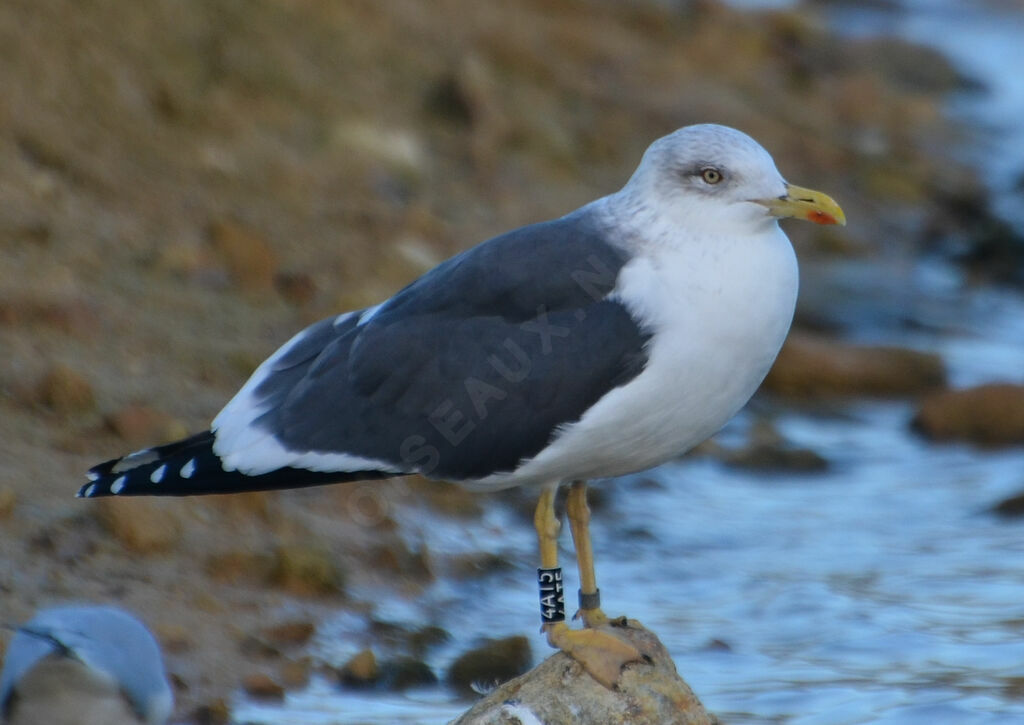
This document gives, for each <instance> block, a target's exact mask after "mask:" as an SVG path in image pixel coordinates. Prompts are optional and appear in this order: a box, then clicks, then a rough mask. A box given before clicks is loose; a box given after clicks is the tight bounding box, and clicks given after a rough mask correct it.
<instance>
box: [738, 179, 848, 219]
mask: <svg viewBox="0 0 1024 725" xmlns="http://www.w3.org/2000/svg"><path fill="white" fill-rule="evenodd" d="M754 201H756V202H757V203H758V204H761V205H762V206H765V207H767V208H768V213H769V214H771V215H772V216H774V217H779V218H782V217H798V218H800V219H806V220H807V221H812V222H814V223H815V224H839V225H840V226H846V215H845V214H843V210H842V209H840V208H839V205H838V204H836V202H835V200H834V199H833V198H832V197H831V196H829V195H828V194H822V193H821V192H820V191H815V190H814V189H805V188H803V187H802V186H794V185H793V184H786V193H785V195H784V196H780V197H778V198H777V199H755V200H754Z"/></svg>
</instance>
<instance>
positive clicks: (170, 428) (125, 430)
mask: <svg viewBox="0 0 1024 725" xmlns="http://www.w3.org/2000/svg"><path fill="white" fill-rule="evenodd" d="M104 422H105V423H106V425H107V427H108V428H110V430H112V431H113V432H114V433H116V434H117V435H118V436H120V437H121V439H122V440H124V442H125V443H127V444H128V445H129V446H134V447H141V446H153V445H160V444H161V443H168V442H170V441H173V440H180V439H181V438H184V437H185V436H187V435H188V429H187V428H186V427H185V424H184V423H182V422H181V421H180V420H177V419H176V418H174V417H172V416H170V415H167V414H166V413H162V412H161V411H159V410H155V409H153V408H150V407H148V406H145V405H126V406H125V407H123V408H121V409H119V410H116V411H114V412H113V413H111V414H109V415H108V416H107V417H106V419H105V421H104Z"/></svg>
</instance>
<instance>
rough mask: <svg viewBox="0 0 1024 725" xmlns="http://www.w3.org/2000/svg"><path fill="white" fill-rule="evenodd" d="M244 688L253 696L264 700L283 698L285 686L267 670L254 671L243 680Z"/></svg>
mask: <svg viewBox="0 0 1024 725" xmlns="http://www.w3.org/2000/svg"><path fill="white" fill-rule="evenodd" d="M242 689H243V690H245V692H246V693H247V694H248V695H250V696H252V697H257V698H260V699H264V700H283V699H284V687H282V686H281V685H280V684H279V683H278V682H277V681H276V680H274V678H273V677H271V676H270V675H268V674H266V673H265V672H254V673H252V674H251V675H246V677H245V679H243V680H242Z"/></svg>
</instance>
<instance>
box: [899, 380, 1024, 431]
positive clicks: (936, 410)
mask: <svg viewBox="0 0 1024 725" xmlns="http://www.w3.org/2000/svg"><path fill="white" fill-rule="evenodd" d="M912 425H913V427H914V428H915V429H916V430H918V431H920V432H921V433H922V434H924V435H926V436H928V437H929V438H933V439H935V440H943V441H950V440H958V441H970V442H971V443H977V444H979V445H984V446H1003V445H1013V444H1020V443H1024V385H1013V384H1009V383H1005V384H998V383H994V384H989V385H979V386H978V387H974V388H967V389H963V390H944V391H942V392H938V393H935V394H933V395H930V396H928V397H926V398H925V399H924V400H922V401H921V407H920V408H919V409H918V411H917V414H916V415H915V416H914V419H913V421H912Z"/></svg>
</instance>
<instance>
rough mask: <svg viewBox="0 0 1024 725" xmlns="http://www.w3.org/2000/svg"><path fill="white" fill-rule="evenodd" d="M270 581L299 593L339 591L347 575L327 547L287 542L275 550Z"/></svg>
mask: <svg viewBox="0 0 1024 725" xmlns="http://www.w3.org/2000/svg"><path fill="white" fill-rule="evenodd" d="M268 579H269V583H270V584H272V585H274V586H277V587H280V588H282V589H284V590H285V591H287V592H289V593H291V594H296V595H299V596H322V595H328V594H339V593H340V592H341V590H342V587H343V581H344V577H343V576H342V573H341V570H340V569H339V568H338V567H337V565H336V564H335V562H334V558H333V557H332V556H331V555H330V554H329V553H328V552H326V551H324V550H321V549H318V548H310V547H307V546H298V545H285V546H279V547H278V548H277V549H276V550H275V551H274V557H273V564H272V565H271V568H270V573H269V577H268Z"/></svg>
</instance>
